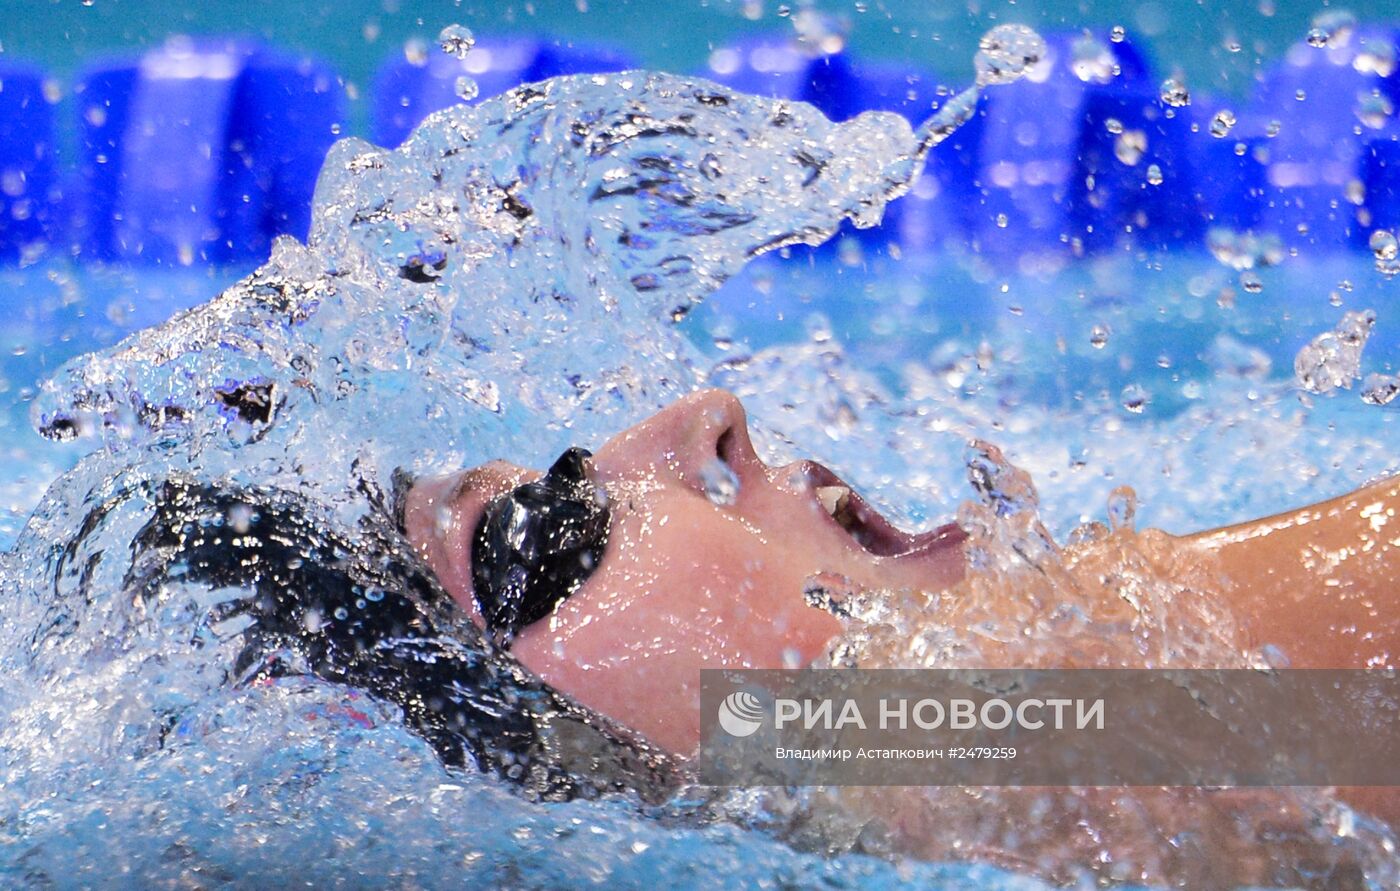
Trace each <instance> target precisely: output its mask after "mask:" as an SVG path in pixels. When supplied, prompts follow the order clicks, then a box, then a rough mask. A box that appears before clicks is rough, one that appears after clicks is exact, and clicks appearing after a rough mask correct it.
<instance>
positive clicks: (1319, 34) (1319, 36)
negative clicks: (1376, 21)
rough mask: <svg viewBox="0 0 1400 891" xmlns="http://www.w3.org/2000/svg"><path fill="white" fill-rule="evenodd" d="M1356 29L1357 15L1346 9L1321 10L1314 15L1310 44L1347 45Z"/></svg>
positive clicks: (1324, 45) (1309, 32)
mask: <svg viewBox="0 0 1400 891" xmlns="http://www.w3.org/2000/svg"><path fill="white" fill-rule="evenodd" d="M1355 30H1356V16H1354V15H1352V14H1351V13H1350V12H1347V11H1346V10H1344V9H1336V10H1328V11H1327V12H1320V13H1318V14H1317V15H1316V16H1314V17H1313V20H1312V29H1311V30H1309V31H1308V45H1309V46H1315V47H1318V48H1322V47H1328V48H1336V47H1342V46H1346V45H1347V44H1348V43H1349V42H1350V41H1351V35H1352V33H1353V32H1354V31H1355Z"/></svg>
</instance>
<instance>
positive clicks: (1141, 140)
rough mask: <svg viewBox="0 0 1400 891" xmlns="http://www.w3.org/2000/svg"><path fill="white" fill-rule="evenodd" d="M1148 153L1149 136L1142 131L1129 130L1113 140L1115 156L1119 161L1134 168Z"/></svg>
mask: <svg viewBox="0 0 1400 891" xmlns="http://www.w3.org/2000/svg"><path fill="white" fill-rule="evenodd" d="M1146 151H1147V134H1146V133H1144V132H1143V131H1141V130H1127V131H1125V132H1123V133H1122V134H1121V135H1119V137H1118V138H1117V139H1115V140H1113V156H1114V157H1115V158H1117V159H1118V160H1119V161H1121V162H1123V163H1124V164H1126V165H1128V166H1129V167H1134V166H1136V165H1137V162H1139V161H1141V160H1142V156H1143V153H1144V152H1146Z"/></svg>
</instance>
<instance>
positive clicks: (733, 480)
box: [700, 457, 739, 507]
mask: <svg viewBox="0 0 1400 891" xmlns="http://www.w3.org/2000/svg"><path fill="white" fill-rule="evenodd" d="M700 483H701V485H703V486H704V487H705V497H706V498H708V499H710V503H712V504H715V505H717V506H719V507H733V506H734V503H735V502H736V501H738V500H739V475H738V474H736V473H735V472H734V469H733V468H732V467H730V466H729V465H728V464H726V463H724V461H722V460H720V459H719V458H718V457H714V458H711V459H710V460H708V461H706V462H705V464H704V466H702V467H701V468H700Z"/></svg>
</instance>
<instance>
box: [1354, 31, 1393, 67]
mask: <svg viewBox="0 0 1400 891" xmlns="http://www.w3.org/2000/svg"><path fill="white" fill-rule="evenodd" d="M1351 67H1352V68H1353V69H1355V70H1356V72H1357V73H1358V74H1374V75H1376V76H1377V77H1390V75H1391V74H1393V73H1394V72H1395V45H1394V44H1392V43H1390V42H1389V41H1387V40H1383V39H1381V38H1380V37H1379V36H1376V35H1368V36H1367V38H1366V43H1365V45H1364V46H1362V47H1361V48H1360V49H1358V50H1357V52H1356V57H1355V58H1353V59H1352V60H1351Z"/></svg>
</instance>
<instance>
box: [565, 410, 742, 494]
mask: <svg viewBox="0 0 1400 891" xmlns="http://www.w3.org/2000/svg"><path fill="white" fill-rule="evenodd" d="M715 459H719V460H720V461H722V462H724V463H725V464H727V465H729V467H730V469H731V470H733V471H734V472H735V474H736V475H738V477H739V478H740V480H741V481H742V480H743V479H744V478H745V476H746V474H748V473H750V472H752V471H754V470H756V469H760V468H762V467H763V464H762V462H761V461H759V459H758V455H757V453H755V452H754V449H753V443H752V441H751V440H750V439H749V428H748V417H747V415H746V414H745V412H744V406H743V404H742V403H740V402H739V400H738V398H737V397H735V396H734V395H733V394H731V393H727V392H725V391H724V390H701V391H699V392H696V393H692V394H691V395H689V396H687V397H685V398H683V399H681V400H679V401H677V402H675V403H674V404H672V405H670V406H668V407H667V408H665V409H663V410H661V411H659V412H657V413H656V414H654V415H652V416H651V417H650V418H647V419H646V420H645V421H643V422H641V423H640V424H637V425H636V426H633V427H629V428H628V429H627V430H624V431H623V432H621V433H619V434H618V435H617V436H614V437H613V438H612V439H610V440H608V441H607V443H605V444H604V445H603V447H602V448H600V449H599V450H598V452H597V454H595V455H594V457H593V466H594V469H595V471H596V473H597V474H598V475H599V477H600V478H602V479H604V480H609V479H627V478H637V477H642V476H653V477H654V476H656V475H658V474H661V473H667V474H673V475H675V476H677V477H679V478H680V479H681V480H682V481H684V482H687V483H691V484H696V483H698V482H700V474H701V472H702V471H703V469H704V468H705V467H706V466H707V465H709V464H710V463H711V462H713V461H714V460H715Z"/></svg>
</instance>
